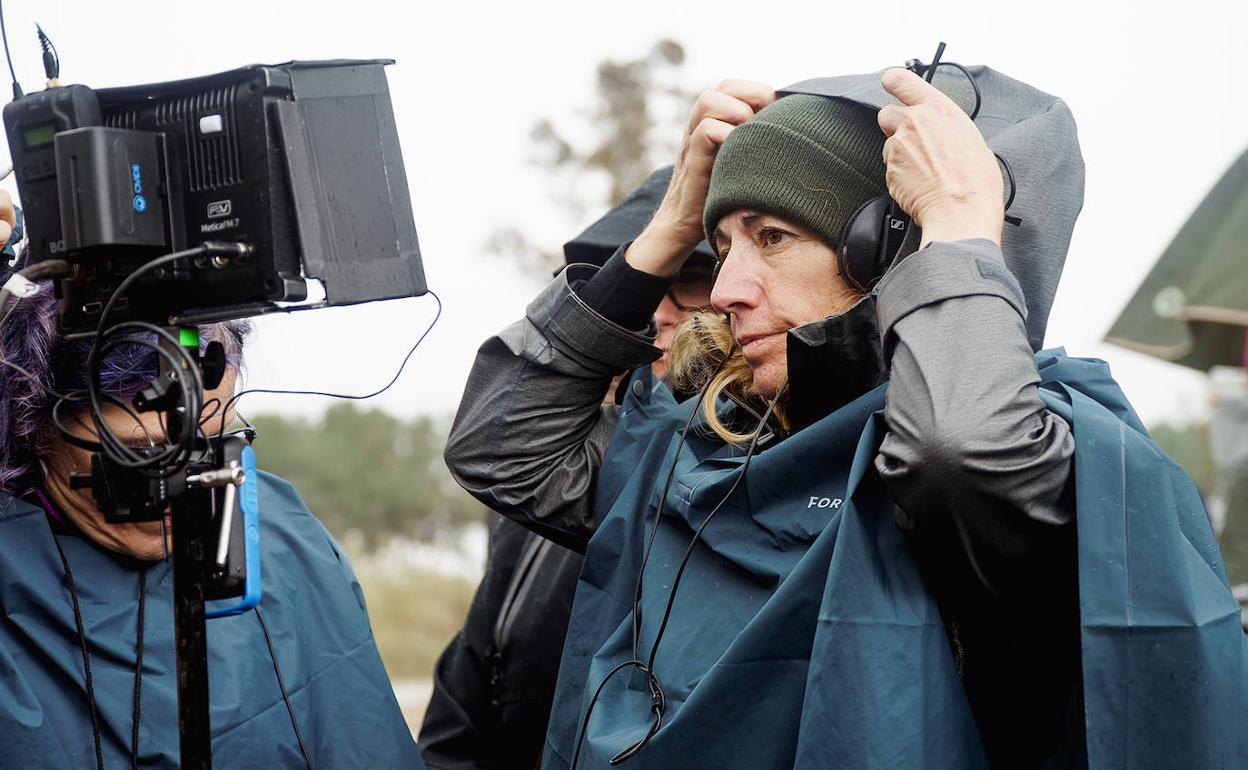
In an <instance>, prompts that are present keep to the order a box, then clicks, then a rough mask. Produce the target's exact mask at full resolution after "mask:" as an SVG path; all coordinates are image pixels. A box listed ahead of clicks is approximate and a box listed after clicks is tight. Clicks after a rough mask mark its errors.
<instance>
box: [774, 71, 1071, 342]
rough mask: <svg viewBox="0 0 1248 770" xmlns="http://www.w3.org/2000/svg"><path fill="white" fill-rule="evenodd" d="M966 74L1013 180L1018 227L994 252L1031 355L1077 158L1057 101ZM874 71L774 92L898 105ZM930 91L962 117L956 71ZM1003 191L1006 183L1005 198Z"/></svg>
mask: <svg viewBox="0 0 1248 770" xmlns="http://www.w3.org/2000/svg"><path fill="white" fill-rule="evenodd" d="M967 69H968V70H969V71H970V73H971V75H972V77H974V79H975V82H976V84H977V85H978V86H979V90H980V92H981V94H982V99H981V103H980V109H979V114H978V116H977V117H976V118H975V125H977V126H978V127H979V130H980V132H981V133H982V134H983V135H984V139H985V140H986V141H987V142H988V147H989V148H991V149H992V151H993V152H995V153H996V154H997V155H998V156H1000V157H1001V158H1003V159H1004V160H1005V161H1006V163H1007V164H1008V166H1009V169H1010V172H1011V173H1012V174H1013V177H1014V201H1013V203H1012V204H1011V205H1010V208H1009V212H1008V213H1009V215H1010V216H1012V217H1018V218H1019V219H1021V220H1022V223H1021V224H1019V225H1012V224H1006V225H1005V228H1004V232H1003V235H1002V244H1001V246H1002V251H1003V252H1004V255H1005V263H1006V265H1007V266H1008V267H1009V269H1010V271H1011V272H1012V273H1013V274H1014V276H1015V277H1016V278H1017V279H1018V282H1019V284H1020V285H1021V286H1022V289H1023V295H1024V297H1025V298H1026V302H1027V337H1028V340H1029V341H1030V343H1031V347H1032V349H1033V350H1039V349H1040V348H1041V347H1042V346H1043V344H1044V330H1045V327H1046V326H1047V325H1048V320H1049V310H1050V309H1051V308H1052V306H1053V295H1054V294H1055V293H1056V292H1057V283H1058V280H1059V279H1060V278H1061V275H1062V267H1063V265H1064V264H1065V262H1066V252H1067V250H1068V249H1069V247H1070V234H1071V231H1072V230H1073V229H1074V226H1075V219H1077V218H1078V216H1079V210H1080V209H1081V208H1082V207H1083V157H1082V155H1081V154H1080V152H1079V138H1078V135H1077V132H1076V129H1075V120H1074V117H1073V116H1072V115H1071V114H1070V109H1069V108H1068V107H1067V106H1066V104H1065V102H1063V101H1062V100H1061V99H1059V98H1057V97H1055V96H1051V95H1049V94H1046V93H1044V92H1043V91H1039V90H1037V89H1035V88H1032V87H1031V86H1029V85H1027V84H1025V83H1021V82H1019V81H1017V80H1014V79H1013V78H1009V77H1007V76H1005V75H1002V74H1001V73H999V72H996V71H994V70H992V69H990V68H988V67H984V66H971V67H968V68H967ZM882 72H883V71H881V72H876V73H871V74H865V75H846V76H842V77H834V78H814V79H812V80H804V81H802V82H800V83H796V84H794V85H791V86H789V87H788V88H785V89H782V90H781V91H780V93H781V94H814V95H816V96H827V97H834V98H842V99H849V100H852V101H855V102H858V103H860V104H864V105H867V106H869V107H874V108H876V109H879V108H881V107H884V106H886V105H889V104H898V102H897V100H896V99H894V98H893V97H892V96H891V95H889V94H888V92H886V91H885V90H884V89H883V88H882V87H881V86H880V75H881V73H882ZM933 84H934V85H936V86H937V87H938V88H940V89H941V90H942V91H944V92H945V93H947V94H949V95H950V96H951V97H952V98H953V99H954V101H956V102H958V103H959V104H960V105H962V106H963V109H966V110H967V111H968V112H969V111H970V105H971V104H972V103H973V98H974V97H973V95H972V91H971V90H970V89H969V88H967V87H965V78H963V77H962V76H961V75H960V73H957V71H956V70H954V69H953V68H951V67H948V66H944V67H941V68H940V69H939V70H938V74H937V75H936V77H935V78H934V80H933ZM1009 188H1010V182H1009V179H1008V178H1007V179H1006V195H1007V196H1008V195H1009V194H1010V189H1009Z"/></svg>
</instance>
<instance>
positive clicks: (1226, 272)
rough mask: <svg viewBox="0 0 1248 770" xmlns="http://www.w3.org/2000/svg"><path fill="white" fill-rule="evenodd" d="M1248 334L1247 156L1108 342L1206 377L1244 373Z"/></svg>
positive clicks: (1186, 228)
mask: <svg viewBox="0 0 1248 770" xmlns="http://www.w3.org/2000/svg"><path fill="white" fill-rule="evenodd" d="M1246 330H1248V152H1246V153H1244V155H1242V156H1240V158H1239V160H1237V161H1236V162H1235V163H1234V165H1232V166H1231V168H1230V169H1229V170H1228V171H1227V172H1226V174H1225V175H1223V177H1222V179H1221V180H1219V181H1218V183H1217V185H1215V186H1214V188H1213V190H1212V191H1210V193H1209V195H1208V196H1207V197H1206V198H1205V200H1204V201H1203V202H1202V203H1201V204H1200V206H1199V207H1198V208H1197V209H1196V212H1195V213H1194V214H1192V216H1191V218H1189V219H1188V220H1187V223H1186V224H1184V225H1183V229H1181V230H1180V231H1179V234H1178V235H1177V236H1176V237H1175V239H1174V241H1173V242H1172V243H1171V244H1170V246H1169V248H1167V249H1166V250H1165V252H1164V253H1162V255H1161V258H1160V259H1158V260H1157V264H1156V265H1154V266H1153V270H1152V272H1150V273H1149V274H1148V277H1147V278H1145V279H1144V283H1142V284H1141V285H1140V288H1139V289H1138V290H1137V291H1136V292H1135V296H1134V297H1132V298H1131V301H1130V302H1128V303H1127V306H1126V308H1124V309H1123V311H1122V313H1121V314H1120V315H1119V316H1118V319H1117V320H1116V321H1115V322H1114V325H1113V327H1111V328H1110V330H1109V333H1108V334H1107V335H1106V336H1105V341H1106V342H1111V343H1113V344H1115V345H1120V346H1122V347H1125V348H1129V349H1131V350H1136V351H1139V352H1141V353H1147V354H1148V355H1152V356H1156V357H1157V358H1160V359H1162V360H1164V361H1170V362H1172V363H1176V364H1181V365H1183V366H1188V367H1191V368H1193V369H1199V370H1201V371H1207V370H1209V369H1210V368H1211V367H1214V366H1242V365H1243V363H1244V352H1245V331H1246Z"/></svg>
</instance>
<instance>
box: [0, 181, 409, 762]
mask: <svg viewBox="0 0 1248 770" xmlns="http://www.w3.org/2000/svg"><path fill="white" fill-rule="evenodd" d="M13 222H14V207H13V204H12V201H11V199H9V197H8V196H7V195H6V194H5V193H3V192H2V191H0V238H7V237H8V236H7V234H6V232H5V229H6V228H8V229H9V232H11V231H12V230H11V228H12V225H13ZM0 242H3V241H0ZM21 266H22V259H21V256H20V255H19V256H18V257H16V258H15V259H14V264H11V265H6V266H3V268H2V269H0V283H3V282H4V281H6V280H8V278H9V277H10V276H11V275H12V273H13V272H14V271H16V270H17V269H18V268H19V267H21ZM56 311H57V305H56V300H55V298H54V296H53V292H52V289H51V286H50V285H45V286H41V288H40V290H39V291H38V292H37V293H36V294H34V295H33V296H29V297H26V298H24V299H19V300H15V301H11V302H10V303H8V304H6V306H5V307H2V308H0V318H2V319H3V321H0V747H3V748H0V770H4V769H6V768H31V767H57V768H59V767H65V768H69V767H73V768H81V767H97V768H104V767H110V768H114V767H123V766H126V767H132V768H137V767H140V766H142V767H176V766H177V765H178V761H179V740H178V736H179V732H178V717H177V713H178V712H177V683H176V679H175V671H176V667H175V649H174V629H173V608H172V570H171V564H170V560H169V559H168V558H166V557H167V555H168V553H169V549H170V545H171V544H170V542H169V540H168V537H169V532H170V530H171V528H172V527H176V526H177V522H176V521H170V520H169V518H168V517H166V520H165V521H164V522H160V521H157V522H145V523H136V524H123V525H117V524H109V523H106V522H105V521H104V517H103V514H102V513H101V511H100V509H99V507H98V506H97V505H96V502H95V499H94V497H93V496H92V493H91V492H90V490H85V489H74V488H71V486H70V484H69V481H68V480H69V476H70V474H72V473H82V472H88V471H89V469H90V453H89V452H87V451H86V450H83V449H81V448H79V447H77V446H75V445H74V444H73V443H72V442H71V441H70V440H68V439H67V438H66V436H64V435H62V433H61V431H60V429H59V428H58V427H57V424H56V422H55V421H54V419H53V408H54V406H55V404H56V401H57V398H58V397H57V396H56V395H54V394H56V393H68V392H71V391H74V390H80V389H82V388H83V387H85V377H86V366H85V363H86V360H87V356H88V353H89V351H90V346H91V342H90V341H89V340H88V341H81V342H79V341H67V340H64V339H62V338H61V337H60V335H59V334H58V331H57V322H56ZM248 329H249V326H248V324H247V323H245V322H240V321H231V322H225V323H217V324H211V325H206V326H202V327H200V338H201V340H202V341H203V342H204V343H207V342H208V341H211V340H217V341H220V342H221V343H222V344H223V346H224V348H225V350H226V362H227V367H226V373H225V376H224V377H223V378H222V381H221V383H220V385H219V386H218V387H217V388H215V389H213V390H211V391H207V392H205V394H204V404H205V412H204V413H203V414H202V415H201V419H207V418H209V417H211V424H212V425H213V426H216V425H218V424H224V425H228V424H229V422H230V420H231V419H232V417H233V415H232V413H230V412H229V411H226V412H225V413H224V414H222V413H221V412H222V405H223V404H226V403H228V402H229V398H230V396H231V395H232V394H233V392H234V387H235V384H236V382H237V378H238V373H239V371H240V370H241V367H242V348H243V342H244V340H245V338H246V336H247V332H248ZM156 373H157V358H156V354H155V353H153V352H152V351H151V350H150V349H149V348H146V347H143V346H141V345H123V346H120V347H118V348H116V349H114V350H113V351H112V352H111V353H109V354H108V355H107V356H106V357H105V359H104V360H103V361H102V366H101V378H100V382H101V386H102V389H103V391H104V392H105V393H107V394H109V395H111V396H113V397H115V398H117V399H118V400H119V401H120V402H122V403H128V402H129V401H130V399H131V398H133V396H134V394H135V393H136V392H137V391H138V390H140V389H141V388H143V387H144V386H146V385H147V383H148V382H150V381H151V380H152V379H153V378H154V377H155V376H156ZM68 406H69V407H70V408H65V407H64V406H63V407H62V408H61V410H60V414H58V417H59V419H60V421H61V423H62V424H63V425H65V427H66V429H67V430H69V431H72V432H73V433H75V434H76V435H77V437H79V438H85V439H90V438H92V435H91V434H92V433H93V426H92V423H91V420H90V418H89V416H88V415H87V414H86V412H85V410H84V409H78V410H75V408H73V402H70V404H69V405H68ZM103 416H104V419H105V421H106V422H107V423H108V424H109V427H111V428H112V429H113V430H114V431H115V432H116V433H117V434H118V435H119V436H120V437H122V438H123V439H125V440H127V441H133V442H135V443H136V444H138V445H144V444H147V443H149V442H154V443H160V442H162V441H163V440H164V430H163V427H162V426H161V424H160V422H159V418H158V417H157V415H156V414H155V413H151V412H149V413H144V414H143V415H142V416H140V417H139V418H138V419H137V420H136V416H135V415H131V414H128V413H127V412H126V410H124V409H122V408H119V407H116V406H113V405H106V407H105V409H104V412H103ZM219 421H222V422H220V423H219ZM261 459H262V452H261ZM259 497H260V505H259V508H260V520H261V527H260V530H261V531H260V547H261V564H262V566H263V569H262V579H263V598H262V600H261V602H260V605H259V606H258V607H257V608H255V609H253V610H250V611H248V612H246V613H244V614H241V615H236V616H230V617H222V618H216V619H212V620H210V621H209V622H208V629H207V630H208V670H209V688H210V708H211V714H210V717H211V722H212V728H213V745H212V749H213V756H214V760H215V762H216V764H217V766H220V767H243V766H246V767H321V768H326V767H369V768H390V767H394V768H398V767H403V768H412V767H415V768H423V767H424V765H423V762H422V760H421V758H420V755H419V752H418V750H417V748H416V744H415V742H414V741H413V739H412V736H411V733H410V731H409V730H408V728H407V726H406V724H405V722H404V719H403V715H402V713H401V711H400V710H399V706H398V703H397V702H396V700H395V697H394V693H393V691H392V689H391V687H390V683H389V680H388V678H387V676H386V672H385V669H384V667H383V665H382V662H381V658H380V655H379V653H378V651H377V647H376V644H375V642H374V640H373V635H372V631H371V628H370V625H369V620H368V613H367V610H366V608H365V606H364V600H363V595H362V592H361V590H360V586H359V583H358V582H357V580H356V578H355V575H354V573H353V572H352V570H351V567H350V564H349V563H348V561H347V558H346V556H345V555H344V554H343V553H342V551H341V549H340V548H339V547H338V545H337V544H336V543H335V542H334V540H333V538H332V537H331V536H330V534H329V533H328V532H327V531H326V530H325V528H324V527H323V526H322V525H321V523H320V522H319V521H318V520H317V519H316V518H315V517H314V516H313V515H312V514H311V513H310V512H309V511H308V510H307V508H306V507H305V506H304V504H303V502H302V500H300V498H299V496H298V494H297V493H296V492H295V490H294V488H293V487H292V486H291V485H290V484H289V483H287V482H285V481H283V480H281V479H279V478H277V477H275V476H272V475H269V474H266V473H263V472H262V473H261V474H260V479H259Z"/></svg>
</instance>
